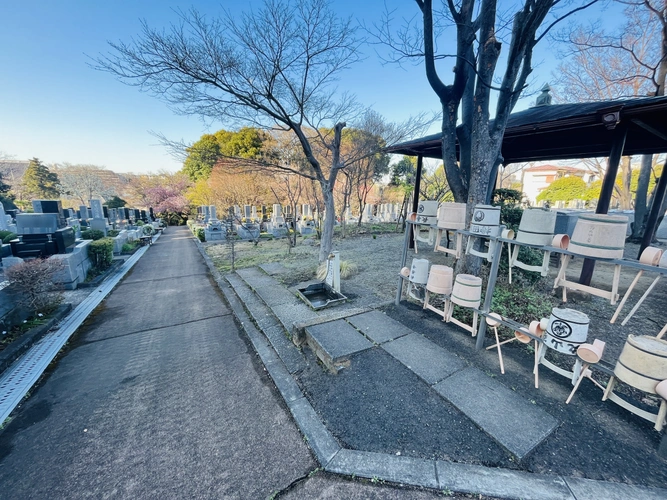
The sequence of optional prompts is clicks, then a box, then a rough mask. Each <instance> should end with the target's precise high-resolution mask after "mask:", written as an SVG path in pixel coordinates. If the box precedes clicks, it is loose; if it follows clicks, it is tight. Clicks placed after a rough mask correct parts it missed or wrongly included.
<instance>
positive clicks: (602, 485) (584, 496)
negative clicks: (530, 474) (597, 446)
mask: <svg viewBox="0 0 667 500" xmlns="http://www.w3.org/2000/svg"><path fill="white" fill-rule="evenodd" d="M565 482H566V483H567V485H568V486H569V487H570V490H572V493H574V497H575V498H576V499H577V500H600V499H602V498H604V499H605V500H628V499H630V498H637V499H639V498H641V500H665V498H667V489H664V488H646V487H644V486H634V485H631V484H623V483H610V482H607V481H594V480H592V479H584V478H580V477H566V478H565Z"/></svg>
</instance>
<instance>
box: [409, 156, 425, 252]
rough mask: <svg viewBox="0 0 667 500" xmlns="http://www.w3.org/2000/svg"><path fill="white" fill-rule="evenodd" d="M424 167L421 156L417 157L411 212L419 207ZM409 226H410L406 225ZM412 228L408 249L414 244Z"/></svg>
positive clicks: (412, 228) (412, 229) (411, 228)
mask: <svg viewBox="0 0 667 500" xmlns="http://www.w3.org/2000/svg"><path fill="white" fill-rule="evenodd" d="M423 165H424V157H423V156H422V155H419V156H418V157H417V174H416V175H415V189H414V191H413V193H412V211H413V212H416V211H417V208H418V207H419V188H420V187H421V183H422V167H423ZM408 226H410V224H408ZM413 231H414V226H410V248H414V247H415V242H414V234H413Z"/></svg>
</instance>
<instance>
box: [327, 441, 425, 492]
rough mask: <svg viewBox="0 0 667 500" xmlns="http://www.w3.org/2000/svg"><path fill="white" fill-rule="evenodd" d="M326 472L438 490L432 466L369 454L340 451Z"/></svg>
mask: <svg viewBox="0 0 667 500" xmlns="http://www.w3.org/2000/svg"><path fill="white" fill-rule="evenodd" d="M325 470H326V471H328V472H335V473H338V474H346V475H355V476H360V477H367V478H371V479H372V478H377V479H381V480H384V481H391V482H393V483H401V484H411V485H419V486H425V487H427V488H437V487H438V480H437V478H436V475H435V462H433V460H424V459H421V458H412V457H403V456H396V455H387V454H384V453H372V452H368V451H357V450H347V449H342V450H340V451H339V452H338V453H337V454H336V456H335V457H334V458H333V460H331V462H329V464H328V465H327V466H326V467H325Z"/></svg>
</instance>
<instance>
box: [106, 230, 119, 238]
mask: <svg viewBox="0 0 667 500" xmlns="http://www.w3.org/2000/svg"><path fill="white" fill-rule="evenodd" d="M119 234H120V231H119V230H118V229H109V230H108V231H107V236H108V237H109V238H115V237H116V236H118V235H119Z"/></svg>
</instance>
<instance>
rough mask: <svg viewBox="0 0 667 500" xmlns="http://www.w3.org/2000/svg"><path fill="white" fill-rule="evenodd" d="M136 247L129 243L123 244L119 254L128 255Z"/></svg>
mask: <svg viewBox="0 0 667 500" xmlns="http://www.w3.org/2000/svg"><path fill="white" fill-rule="evenodd" d="M133 243H134V242H133ZM136 247H137V246H136V245H133V244H131V243H123V246H122V247H121V249H120V251H121V253H130V252H131V251H132V250H134V249H135V248H136Z"/></svg>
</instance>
